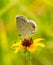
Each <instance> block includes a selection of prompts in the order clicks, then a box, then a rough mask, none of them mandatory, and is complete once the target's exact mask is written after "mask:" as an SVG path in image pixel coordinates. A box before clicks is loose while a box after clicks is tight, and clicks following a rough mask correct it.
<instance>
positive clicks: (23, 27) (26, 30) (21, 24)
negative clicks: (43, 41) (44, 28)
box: [16, 16, 35, 36]
mask: <svg viewBox="0 0 53 65" xmlns="http://www.w3.org/2000/svg"><path fill="white" fill-rule="evenodd" d="M16 25H17V28H18V31H19V34H20V35H21V36H28V35H30V34H32V33H33V31H35V28H33V26H35V25H34V23H33V22H31V20H30V21H29V20H28V19H27V18H26V17H24V16H17V17H16Z"/></svg>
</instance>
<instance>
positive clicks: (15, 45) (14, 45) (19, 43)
mask: <svg viewBox="0 0 53 65" xmlns="http://www.w3.org/2000/svg"><path fill="white" fill-rule="evenodd" d="M20 45H21V41H20V42H17V43H15V44H13V45H12V46H11V48H13V47H17V46H20Z"/></svg>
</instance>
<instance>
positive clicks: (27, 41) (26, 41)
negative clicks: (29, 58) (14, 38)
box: [22, 38, 33, 47]
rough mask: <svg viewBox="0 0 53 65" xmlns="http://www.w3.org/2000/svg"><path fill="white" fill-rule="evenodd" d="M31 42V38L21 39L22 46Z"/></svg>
mask: <svg viewBox="0 0 53 65" xmlns="http://www.w3.org/2000/svg"><path fill="white" fill-rule="evenodd" d="M32 43H33V40H32V38H24V40H23V41H22V45H23V46H24V47H29V46H30V45H31V44H32Z"/></svg>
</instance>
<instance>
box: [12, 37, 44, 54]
mask: <svg viewBox="0 0 53 65" xmlns="http://www.w3.org/2000/svg"><path fill="white" fill-rule="evenodd" d="M42 40H44V39H42V38H38V39H35V40H32V38H24V39H23V40H21V41H19V42H17V43H16V44H13V45H12V48H13V47H17V48H16V49H15V53H17V52H18V51H19V50H22V49H24V48H26V49H27V50H28V51H30V52H34V51H36V50H37V47H38V46H40V47H45V45H44V44H43V43H41V42H40V41H42Z"/></svg>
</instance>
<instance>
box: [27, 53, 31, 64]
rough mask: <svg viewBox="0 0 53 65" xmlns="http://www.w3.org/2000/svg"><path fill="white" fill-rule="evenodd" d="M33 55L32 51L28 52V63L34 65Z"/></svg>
mask: <svg viewBox="0 0 53 65" xmlns="http://www.w3.org/2000/svg"><path fill="white" fill-rule="evenodd" d="M31 60H32V56H31V53H30V52H28V65H32V61H31Z"/></svg>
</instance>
